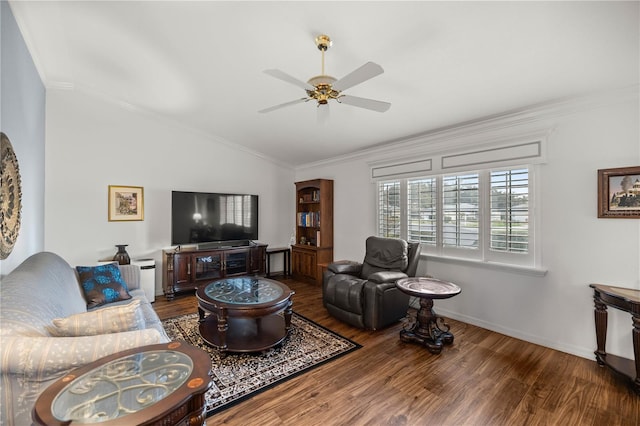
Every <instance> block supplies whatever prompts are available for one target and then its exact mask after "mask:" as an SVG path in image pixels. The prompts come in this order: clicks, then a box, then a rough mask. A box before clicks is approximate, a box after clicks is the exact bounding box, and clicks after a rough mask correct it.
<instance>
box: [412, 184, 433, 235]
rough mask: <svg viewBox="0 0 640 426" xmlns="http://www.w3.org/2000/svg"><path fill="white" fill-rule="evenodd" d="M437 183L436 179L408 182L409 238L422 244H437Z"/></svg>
mask: <svg viewBox="0 0 640 426" xmlns="http://www.w3.org/2000/svg"><path fill="white" fill-rule="evenodd" d="M437 201H438V195H437V182H436V178H435V177H429V178H421V179H410V180H409V181H408V182H407V238H408V240H410V241H419V242H421V243H422V244H425V245H429V246H435V245H436V243H437V231H438V230H437V222H438V220H437V219H438V218H437V214H438V212H437V204H438V202H437Z"/></svg>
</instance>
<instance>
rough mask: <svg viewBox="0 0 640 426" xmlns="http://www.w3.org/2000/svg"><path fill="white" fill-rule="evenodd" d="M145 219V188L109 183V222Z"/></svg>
mask: <svg viewBox="0 0 640 426" xmlns="http://www.w3.org/2000/svg"><path fill="white" fill-rule="evenodd" d="M132 220H144V188H143V187H141V186H117V185H109V222H114V221H132Z"/></svg>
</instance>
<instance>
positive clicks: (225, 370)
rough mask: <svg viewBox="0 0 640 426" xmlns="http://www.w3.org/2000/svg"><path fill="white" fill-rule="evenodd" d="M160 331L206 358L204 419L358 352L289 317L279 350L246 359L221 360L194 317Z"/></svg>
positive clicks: (348, 342)
mask: <svg viewBox="0 0 640 426" xmlns="http://www.w3.org/2000/svg"><path fill="white" fill-rule="evenodd" d="M162 325H163V326H164V329H165V330H166V331H167V334H168V335H169V337H170V338H171V339H172V340H184V341H186V342H188V343H190V344H192V345H194V346H197V347H199V348H201V349H203V350H205V351H206V352H208V353H209V354H210V356H211V366H212V371H213V386H212V387H211V389H210V390H209V391H208V392H207V394H206V402H207V416H210V415H212V414H214V413H217V412H220V411H222V410H224V409H226V408H229V407H231V406H232V405H234V404H237V403H239V402H241V401H244V400H246V399H248V398H250V397H252V396H254V395H256V394H257V393H259V392H262V391H265V390H267V389H269V388H271V387H273V386H275V385H277V384H279V383H282V382H284V381H286V380H289V379H292V378H294V377H296V376H298V375H300V374H303V373H306V372H308V371H310V370H311V369H313V368H315V367H318V366H320V365H322V364H325V363H327V362H329V361H333V360H335V359H337V358H339V357H341V356H343V355H346V354H348V353H349V352H351V351H354V350H356V349H358V348H360V347H361V346H360V345H358V344H357V343H355V342H353V341H351V340H349V339H347V338H346V337H343V336H340V335H338V334H336V333H334V332H332V331H331V330H329V329H327V328H324V327H322V326H321V325H319V324H316V323H315V322H313V321H311V320H309V319H308V318H305V317H303V316H302V315H299V314H296V313H295V312H294V313H293V315H292V318H291V326H292V327H291V332H290V334H289V336H288V337H287V338H286V339H285V341H284V342H283V343H282V344H281V345H279V346H277V347H275V348H272V349H269V350H267V351H264V352H261V353H251V354H245V353H240V354H234V353H228V354H226V355H223V354H221V353H220V352H219V351H218V350H216V349H214V348H212V347H210V346H209V345H207V344H206V343H204V342H203V340H202V338H201V337H200V333H199V331H198V314H196V313H193V314H188V315H181V316H179V317H175V318H170V319H167V320H164V321H162Z"/></svg>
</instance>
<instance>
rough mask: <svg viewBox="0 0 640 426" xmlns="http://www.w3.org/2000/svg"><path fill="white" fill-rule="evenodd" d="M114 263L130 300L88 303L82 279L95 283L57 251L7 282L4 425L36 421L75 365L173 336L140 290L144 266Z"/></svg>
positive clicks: (0, 384)
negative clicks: (47, 395)
mask: <svg viewBox="0 0 640 426" xmlns="http://www.w3.org/2000/svg"><path fill="white" fill-rule="evenodd" d="M92 268H93V269H96V268H95V267H94V266H90V267H86V268H85V269H87V270H92ZM107 268H108V269H109V270H111V272H115V271H117V272H119V274H118V275H119V276H120V278H122V280H123V281H124V283H125V284H126V288H121V290H123V291H122V292H121V293H122V294H116V296H122V297H120V299H125V300H118V301H110V300H109V301H108V303H105V304H102V305H100V306H96V307H90V308H88V305H91V304H95V303H89V302H88V295H89V293H87V289H86V288H85V285H83V284H81V283H83V282H84V283H86V282H88V281H82V279H81V278H80V277H81V274H79V272H78V268H72V267H71V266H70V265H69V264H68V263H67V262H66V261H65V260H64V259H62V258H61V257H60V256H58V255H57V254H54V253H50V252H41V253H36V254H34V255H32V256H31V257H29V258H28V259H26V260H25V261H24V262H22V263H21V264H20V265H19V266H18V267H17V268H16V269H15V270H13V271H12V272H11V273H10V274H8V275H7V276H6V277H4V278H3V279H2V283H1V284H0V367H1V377H0V398H1V399H0V413H1V417H0V424H2V425H18V426H22V425H29V424H31V423H32V421H31V411H32V409H33V406H34V404H35V401H36V400H37V398H38V396H39V395H40V394H41V393H42V392H43V391H44V390H45V389H46V388H47V386H49V385H50V384H51V383H53V382H54V381H55V380H57V379H59V378H60V377H62V376H63V375H65V374H66V373H67V372H69V371H70V370H72V369H74V368H77V367H80V366H83V365H86V364H88V363H90V362H93V361H95V360H97V359H99V358H101V357H104V356H106V355H110V354H112V353H116V352H120V351H123V350H126V349H130V348H134V347H140V346H145V345H151V344H156V343H165V342H168V341H169V340H170V339H169V337H168V336H167V334H166V332H165V331H164V329H163V328H162V324H161V322H160V319H159V318H158V316H157V315H156V313H155V311H154V310H153V307H152V306H151V304H150V303H149V301H148V299H147V298H146V297H145V294H144V291H143V290H142V289H141V288H140V269H139V267H138V266H135V265H117V264H111V265H108V266H107ZM117 272H116V273H117ZM120 282H121V281H120ZM123 287H124V286H123ZM112 293H113V292H112ZM116 298H117V297H116Z"/></svg>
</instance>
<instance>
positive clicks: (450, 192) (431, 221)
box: [378, 167, 534, 266]
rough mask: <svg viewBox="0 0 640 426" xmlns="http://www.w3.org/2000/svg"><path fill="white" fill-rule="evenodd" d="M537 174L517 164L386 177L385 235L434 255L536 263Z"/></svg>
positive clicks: (381, 199)
mask: <svg viewBox="0 0 640 426" xmlns="http://www.w3.org/2000/svg"><path fill="white" fill-rule="evenodd" d="M531 175H532V169H531V168H530V167H511V168H506V169H492V170H480V171H473V172H464V173H457V174H443V175H438V176H427V177H417V178H409V179H396V180H391V181H381V182H379V183H378V204H379V205H378V224H379V229H378V231H379V235H380V236H385V237H394V238H405V239H407V240H409V241H417V242H420V243H422V246H423V250H424V251H426V252H427V253H431V254H434V255H440V256H454V257H462V258H471V259H476V260H482V261H497V262H503V263H513V264H518V265H528V266H534V265H533V263H534V255H533V233H532V232H531V231H532V223H531V221H530V220H529V219H530V218H531V217H532V214H531V211H532V210H531V207H532V199H531V197H530V194H531V193H532V180H531Z"/></svg>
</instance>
